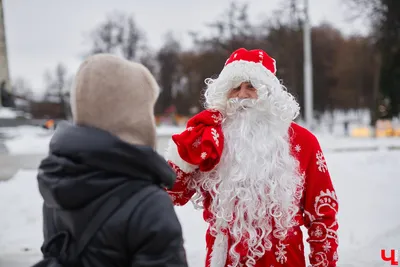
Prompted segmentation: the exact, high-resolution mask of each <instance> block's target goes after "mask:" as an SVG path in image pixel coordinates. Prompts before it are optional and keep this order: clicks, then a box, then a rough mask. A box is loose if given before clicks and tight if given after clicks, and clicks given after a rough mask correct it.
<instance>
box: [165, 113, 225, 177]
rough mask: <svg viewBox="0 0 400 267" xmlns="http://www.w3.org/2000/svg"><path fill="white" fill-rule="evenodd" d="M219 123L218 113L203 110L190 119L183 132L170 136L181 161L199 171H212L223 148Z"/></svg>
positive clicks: (219, 114) (220, 120)
mask: <svg viewBox="0 0 400 267" xmlns="http://www.w3.org/2000/svg"><path fill="white" fill-rule="evenodd" d="M221 122H222V114H221V113H220V112H218V111H210V110H204V111H202V112H200V113H199V114H197V115H196V116H194V117H193V118H191V119H190V120H189V121H188V123H187V128H186V130H185V131H183V132H182V133H181V134H175V135H173V136H172V140H173V141H174V142H175V144H176V146H177V149H178V153H179V156H180V157H181V159H182V160H184V161H185V162H187V163H189V164H191V165H195V166H198V167H199V169H200V171H203V172H206V171H210V170H212V169H213V168H214V167H215V166H216V165H217V164H218V163H219V161H220V158H221V154H222V150H223V147H224V137H223V134H222V127H221Z"/></svg>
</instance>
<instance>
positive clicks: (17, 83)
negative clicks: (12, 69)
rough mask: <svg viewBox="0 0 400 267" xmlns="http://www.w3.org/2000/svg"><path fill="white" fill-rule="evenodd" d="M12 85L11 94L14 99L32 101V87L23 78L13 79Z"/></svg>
mask: <svg viewBox="0 0 400 267" xmlns="http://www.w3.org/2000/svg"><path fill="white" fill-rule="evenodd" d="M12 81H13V83H12V88H13V89H12V92H13V95H14V97H15V98H19V99H24V100H28V101H29V100H32V98H33V91H32V85H31V84H30V83H29V82H28V81H27V80H26V79H24V78H22V77H17V78H14V79H13V80H12Z"/></svg>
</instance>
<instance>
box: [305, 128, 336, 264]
mask: <svg viewBox="0 0 400 267" xmlns="http://www.w3.org/2000/svg"><path fill="white" fill-rule="evenodd" d="M311 137H312V138H311V140H310V142H309V145H310V146H311V149H310V153H311V155H310V159H309V163H308V167H307V169H306V172H305V189H304V190H305V191H304V213H305V218H304V221H305V226H306V227H307V229H308V238H307V242H309V244H310V248H311V253H310V255H309V259H310V264H311V266H315V267H316V266H318V267H320V266H321V267H336V262H337V260H338V254H337V249H338V237H337V230H338V222H337V218H336V216H337V212H338V208H339V207H338V200H337V197H336V193H335V190H334V188H333V185H332V181H331V177H330V174H329V172H328V168H327V164H326V161H325V157H324V155H323V152H322V150H321V147H320V144H319V142H318V140H317V138H316V137H315V136H314V135H311Z"/></svg>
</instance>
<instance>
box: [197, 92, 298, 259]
mask: <svg viewBox="0 0 400 267" xmlns="http://www.w3.org/2000/svg"><path fill="white" fill-rule="evenodd" d="M261 107H263V108H261ZM267 109H268V107H266V103H265V102H264V103H262V101H260V100H244V101H238V100H233V101H230V102H229V104H228V106H227V109H226V114H227V115H226V119H225V121H224V122H223V124H222V130H223V133H224V138H225V146H224V150H223V153H222V157H221V161H220V163H219V164H218V165H217V167H216V168H215V169H214V170H212V171H211V172H207V173H201V174H200V175H199V176H198V177H196V179H194V180H193V182H192V184H191V186H192V187H193V188H195V189H196V191H197V193H196V195H195V197H194V198H193V202H194V204H195V205H198V206H201V204H202V202H203V199H204V196H203V195H202V193H201V190H204V191H206V192H209V193H210V194H211V195H212V196H213V197H212V203H211V207H210V209H211V212H212V214H213V215H214V217H215V220H213V222H211V232H212V234H213V235H217V234H218V233H221V230H222V229H227V230H229V233H230V236H231V238H233V241H234V244H233V247H231V249H230V250H229V253H230V257H231V259H232V260H233V266H236V264H237V263H238V261H239V255H238V254H237V253H235V251H234V248H235V246H236V245H237V244H238V243H239V242H246V243H247V245H248V247H249V253H248V260H247V262H246V266H253V265H254V264H255V261H256V260H257V259H258V258H260V257H262V256H263V255H264V253H265V251H266V250H270V249H271V247H272V242H271V237H272V236H273V237H275V238H278V239H281V240H283V239H284V238H285V237H286V235H287V232H288V230H289V229H290V228H292V227H293V226H295V221H294V216H295V215H296V213H297V212H298V204H299V201H300V198H301V191H302V186H303V180H302V176H301V175H300V174H299V172H298V161H297V160H296V159H295V158H294V157H293V156H292V155H291V153H290V152H291V151H290V142H289V135H288V130H289V126H290V122H289V121H286V122H284V121H282V120H280V119H279V116H274V115H273V114H271V113H270V112H268V110H267ZM280 115H282V114H280ZM273 224H274V225H275V227H273Z"/></svg>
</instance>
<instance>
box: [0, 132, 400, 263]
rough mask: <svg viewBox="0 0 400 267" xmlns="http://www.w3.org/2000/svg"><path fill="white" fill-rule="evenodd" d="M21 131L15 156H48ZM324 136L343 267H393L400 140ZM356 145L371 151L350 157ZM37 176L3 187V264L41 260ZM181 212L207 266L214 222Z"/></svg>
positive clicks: (36, 139) (193, 256)
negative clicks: (209, 227)
mask: <svg viewBox="0 0 400 267" xmlns="http://www.w3.org/2000/svg"><path fill="white" fill-rule="evenodd" d="M14 130H15V129H14ZM18 131H20V132H19V133H20V134H18V136H16V137H15V138H14V139H12V140H9V141H7V142H6V146H7V147H8V149H9V151H10V153H15V154H19V153H21V154H22V153H25V154H26V153H30V154H44V153H46V152H47V145H48V141H49V138H50V136H46V135H47V134H46V133H45V132H44V131H42V130H40V129H39V130H38V129H35V130H34V129H31V128H19V129H18ZM176 131H178V129H174V128H166V127H164V128H159V129H158V134H159V135H160V136H168V135H170V134H171V133H174V132H176ZM13 133H15V132H13ZM10 134H11V133H10ZM163 138H164V139H166V137H160V140H161V139H163ZM319 138H320V141H321V144H322V147H323V149H324V150H325V157H326V160H327V164H328V167H329V169H330V172H331V175H332V179H333V182H334V185H335V188H336V191H337V195H338V198H339V204H340V211H339V226H340V230H339V240H340V245H339V248H340V250H339V256H340V261H339V264H338V266H342V267H375V266H390V264H389V263H387V262H383V261H382V260H381V259H380V250H381V249H400V195H399V193H398V192H399V188H400V169H399V168H398V165H399V164H400V150H389V149H388V147H396V146H397V147H399V146H400V139H399V138H397V139H377V140H372V139H360V140H354V139H347V138H334V137H328V136H325V135H321V136H319ZM160 143H161V144H163V142H160ZM349 147H350V148H353V149H354V148H357V149H360V148H369V150H368V151H358V152H357V151H353V152H343V149H345V148H346V149H347V148H349ZM338 148H340V150H338ZM160 150H162V147H160ZM339 151H342V152H339ZM35 176H36V171H31V170H30V171H28V170H21V171H19V172H18V173H17V174H16V175H15V177H14V178H13V179H11V180H9V181H7V182H2V183H0V197H1V198H0V199H1V201H0V214H1V219H0V267H20V266H21V267H22V266H25V267H27V266H29V263H32V262H33V261H35V260H36V259H38V258H39V257H40V251H39V248H40V245H41V242H42V231H41V227H42V226H41V223H42V221H41V204H42V200H41V197H40V195H39V192H38V189H37V184H36V177H35ZM176 211H177V213H178V216H179V218H180V221H181V223H182V225H183V229H184V236H185V247H186V249H187V256H188V259H189V264H190V266H191V267H201V266H204V257H205V241H204V233H205V229H206V225H205V223H204V222H203V220H202V216H201V212H199V211H196V210H194V209H193V208H192V206H191V205H187V206H185V207H178V208H176Z"/></svg>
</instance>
